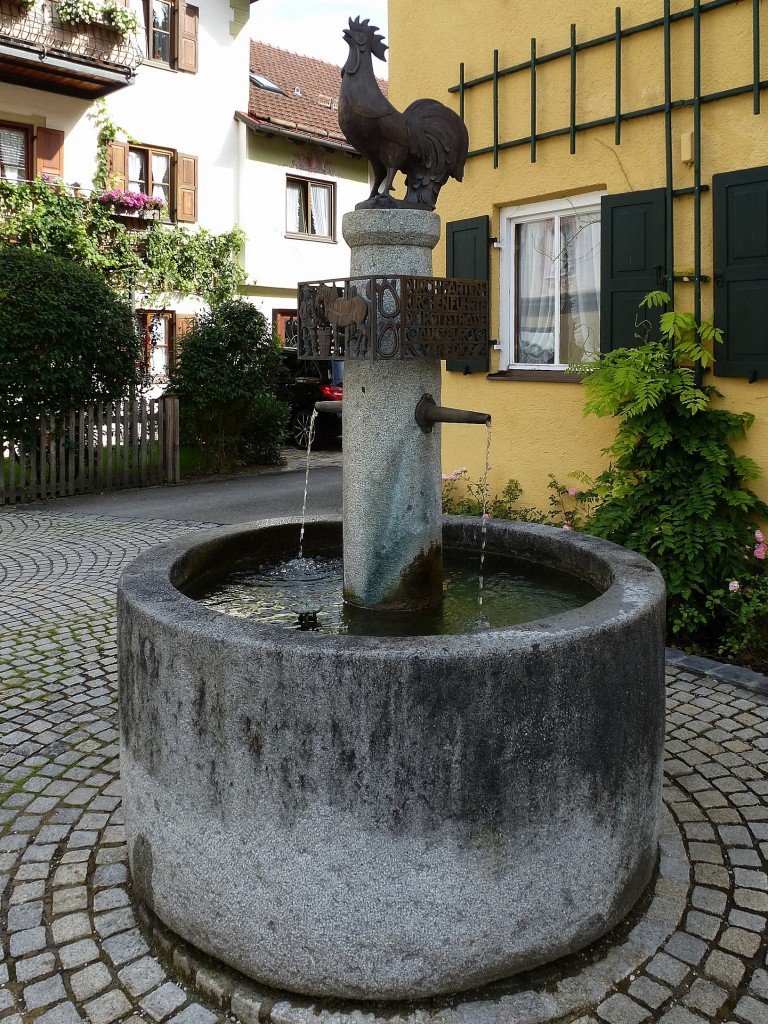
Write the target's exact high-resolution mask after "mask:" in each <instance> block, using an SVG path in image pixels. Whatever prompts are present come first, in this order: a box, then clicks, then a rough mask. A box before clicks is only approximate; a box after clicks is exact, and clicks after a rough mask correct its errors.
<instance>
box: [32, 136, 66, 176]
mask: <svg viewBox="0 0 768 1024" xmlns="http://www.w3.org/2000/svg"><path fill="white" fill-rule="evenodd" d="M35 155H36V160H35V174H36V175H37V176H38V177H40V175H42V174H47V175H49V176H50V177H52V178H62V177H63V176H64V132H62V131H59V129H58V128H38V129H37V151H36V154H35Z"/></svg>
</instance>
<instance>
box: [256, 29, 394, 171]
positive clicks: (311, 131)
mask: <svg viewBox="0 0 768 1024" xmlns="http://www.w3.org/2000/svg"><path fill="white" fill-rule="evenodd" d="M250 71H251V74H252V75H261V76H262V77H263V78H266V79H267V80H268V81H270V82H273V83H274V84H275V85H277V86H279V88H280V89H281V90H282V93H277V92H272V91H271V90H269V89H262V88H260V87H259V86H258V85H255V84H254V82H253V79H251V81H250V86H249V87H250V93H249V98H248V114H249V117H250V118H251V119H252V121H254V122H257V123H258V124H259V125H263V127H264V129H267V128H269V129H270V130H272V131H274V132H275V134H276V135H279V134H283V133H286V134H291V135H293V136H295V135H297V134H298V135H302V136H305V137H307V138H311V139H314V140H315V141H317V142H323V141H324V140H325V141H328V142H330V143H332V144H335V147H339V146H341V147H343V148H345V149H349V150H350V151H352V147H351V146H350V145H349V143H348V142H347V141H346V139H345V138H344V136H343V134H342V131H341V129H340V128H339V118H338V113H337V110H336V109H335V107H336V105H337V104H338V99H339V90H340V88H341V69H340V67H339V66H338V65H336V64H328V63H327V62H326V61H323V60H318V59H317V58H316V57H304V56H302V55H301V54H299V53H291V52H290V51H289V50H280V49H278V48H277V47H276V46H270V45H269V44H268V43H260V42H258V41H257V40H254V39H252V40H251V66H250ZM379 87H380V88H381V89H382V91H383V92H384V93H385V95H386V89H387V83H386V82H385V81H379Z"/></svg>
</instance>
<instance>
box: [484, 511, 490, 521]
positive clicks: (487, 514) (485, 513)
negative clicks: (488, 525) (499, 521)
mask: <svg viewBox="0 0 768 1024" xmlns="http://www.w3.org/2000/svg"><path fill="white" fill-rule="evenodd" d="M490 518H491V513H490V512H483V519H490Z"/></svg>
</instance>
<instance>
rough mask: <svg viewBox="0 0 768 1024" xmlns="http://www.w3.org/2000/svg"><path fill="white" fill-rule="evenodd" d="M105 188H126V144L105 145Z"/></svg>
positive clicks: (110, 143) (111, 143) (113, 143)
mask: <svg viewBox="0 0 768 1024" xmlns="http://www.w3.org/2000/svg"><path fill="white" fill-rule="evenodd" d="M107 188H119V189H123V191H125V190H126V189H127V188H128V143H127V142H109V143H107Z"/></svg>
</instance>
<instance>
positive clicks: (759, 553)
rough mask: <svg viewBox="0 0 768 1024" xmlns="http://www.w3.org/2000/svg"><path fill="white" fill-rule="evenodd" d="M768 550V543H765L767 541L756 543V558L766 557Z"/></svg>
mask: <svg viewBox="0 0 768 1024" xmlns="http://www.w3.org/2000/svg"><path fill="white" fill-rule="evenodd" d="M767 552H768V544H765V542H763V543H762V544H756V545H755V558H760V559H764V558H765V555H766V553H767Z"/></svg>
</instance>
